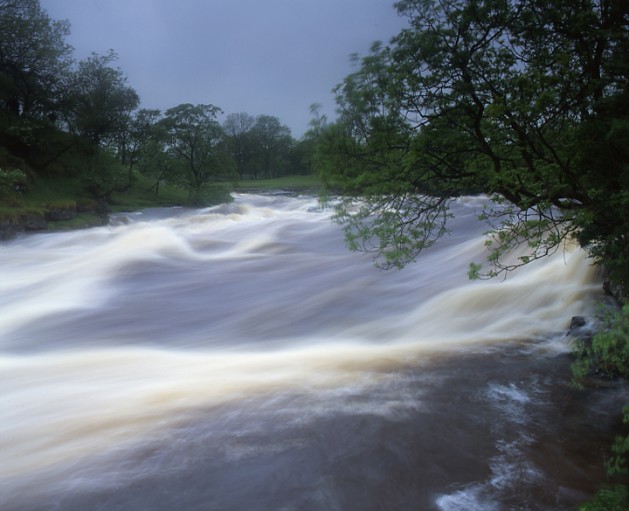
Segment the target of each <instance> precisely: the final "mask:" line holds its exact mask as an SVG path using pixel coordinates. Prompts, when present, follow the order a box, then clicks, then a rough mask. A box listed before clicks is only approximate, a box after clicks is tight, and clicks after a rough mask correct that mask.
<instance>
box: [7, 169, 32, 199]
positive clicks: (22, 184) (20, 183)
mask: <svg viewBox="0 0 629 511" xmlns="http://www.w3.org/2000/svg"><path fill="white" fill-rule="evenodd" d="M26 190H28V176H27V175H26V174H25V173H24V172H23V171H21V170H17V169H11V170H4V169H0V197H6V196H8V195H11V194H14V193H23V192H25V191H26Z"/></svg>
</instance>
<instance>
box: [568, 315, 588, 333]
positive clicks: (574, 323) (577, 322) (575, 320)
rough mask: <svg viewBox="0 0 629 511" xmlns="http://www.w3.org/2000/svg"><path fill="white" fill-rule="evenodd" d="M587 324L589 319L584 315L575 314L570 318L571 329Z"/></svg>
mask: <svg viewBox="0 0 629 511" xmlns="http://www.w3.org/2000/svg"><path fill="white" fill-rule="evenodd" d="M586 324H587V321H586V320H585V318H584V317H583V316H573V317H572V319H571V320H570V330H574V329H575V328H581V327H583V326H585V325H586Z"/></svg>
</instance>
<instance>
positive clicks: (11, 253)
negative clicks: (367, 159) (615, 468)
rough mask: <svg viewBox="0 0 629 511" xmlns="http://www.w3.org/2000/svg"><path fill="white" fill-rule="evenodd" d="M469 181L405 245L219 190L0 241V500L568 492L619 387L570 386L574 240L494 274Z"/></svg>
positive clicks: (573, 493) (343, 506)
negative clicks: (414, 256)
mask: <svg viewBox="0 0 629 511" xmlns="http://www.w3.org/2000/svg"><path fill="white" fill-rule="evenodd" d="M480 202H481V201H480V200H479V199H462V200H460V201H459V202H458V203H457V205H456V208H455V212H456V220H455V222H454V223H453V231H452V233H451V234H450V235H449V236H447V237H446V238H445V239H444V240H443V242H442V243H440V244H438V245H436V246H435V247H433V248H432V249H430V250H429V251H428V252H427V253H425V254H424V255H422V256H421V258H420V259H419V261H418V263H416V264H412V265H410V266H409V267H407V268H406V269H404V270H402V271H398V272H383V271H380V270H378V269H376V268H375V267H374V266H373V264H372V261H371V260H370V259H369V258H368V257H365V256H363V255H361V254H356V253H351V252H349V251H348V250H347V249H346V247H345V245H344V243H343V239H342V235H341V233H340V229H339V227H338V226H337V225H335V224H334V223H332V222H331V221H330V212H329V211H326V210H321V209H319V208H318V206H317V202H316V200H315V199H312V198H307V197H300V198H289V197H282V196H275V197H272V196H265V197H263V196H252V195H241V196H238V197H237V200H236V201H235V202H234V203H232V204H229V205H226V206H220V207H217V208H211V209H205V210H195V211H188V210H183V209H181V210H177V209H174V210H167V211H162V210H156V211H147V212H145V213H143V214H132V215H128V216H127V217H119V218H118V219H117V221H116V222H114V223H112V225H110V226H108V227H103V228H96V229H90V230H85V231H77V232H70V233H54V234H37V235H32V236H24V237H21V238H19V239H16V240H13V241H11V242H6V243H4V244H3V245H1V246H0V401H1V402H0V452H1V453H2V462H1V463H0V509H2V510H4V511H14V510H15V511H17V510H24V511H27V510H28V511H38V510H59V511H67V510H107V511H109V510H134V511H135V510H144V509H146V510H171V509H186V510H270V511H271V510H273V511H275V510H278V511H279V510H293V509H295V510H361V511H362V510H372V509H373V510H376V509H378V510H379V509H383V510H407V509H408V510H411V509H412V510H424V509H427V510H430V509H434V510H462V509H465V510H492V509H496V510H498V509H544V510H563V509H573V508H574V506H575V504H576V503H577V502H579V501H581V500H582V499H583V498H586V497H587V496H588V495H591V494H592V492H593V491H594V489H595V487H596V486H597V484H599V483H600V482H601V481H602V480H603V471H602V461H603V459H604V455H605V447H606V445H607V444H606V442H608V436H609V431H610V428H611V427H612V426H613V421H614V420H615V418H614V417H613V416H610V415H609V412H608V410H616V409H617V408H618V406H617V403H616V401H617V400H618V399H619V393H620V392H621V391H622V389H620V390H615V391H590V392H588V393H586V394H578V393H577V392H575V391H573V390H572V389H571V387H570V386H569V368H568V366H569V360H568V356H567V353H568V351H569V346H568V343H567V342H566V338H565V330H566V328H567V326H568V324H569V322H570V318H571V317H572V316H574V315H579V314H590V313H591V312H592V310H593V308H594V307H595V304H596V302H597V301H599V300H600V299H601V295H600V287H601V285H600V281H599V279H598V276H597V274H596V271H595V270H594V269H593V268H591V267H590V266H589V262H588V261H587V260H586V259H585V257H584V256H583V254H582V253H581V252H580V251H578V250H574V251H566V252H562V253H558V254H556V255H555V256H554V257H552V258H549V259H546V260H544V261H540V262H537V263H535V264H532V265H530V266H529V267H527V268H525V269H524V271H520V272H518V273H516V274H513V275H510V276H509V278H508V279H507V280H506V281H489V282H483V281H481V282H470V281H469V280H468V279H467V268H468V264H469V263H470V262H471V261H480V260H482V259H483V257H484V252H483V251H484V247H483V238H482V232H483V230H484V228H485V226H484V225H483V224H481V223H479V222H478V221H477V220H476V215H477V214H478V208H479V207H480Z"/></svg>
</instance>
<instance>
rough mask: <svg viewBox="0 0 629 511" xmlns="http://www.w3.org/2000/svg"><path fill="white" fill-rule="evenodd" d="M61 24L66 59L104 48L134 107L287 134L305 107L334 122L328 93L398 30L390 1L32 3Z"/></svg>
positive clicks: (301, 125)
mask: <svg viewBox="0 0 629 511" xmlns="http://www.w3.org/2000/svg"><path fill="white" fill-rule="evenodd" d="M40 4H41V6H42V8H43V9H45V10H46V11H47V12H48V14H49V15H50V17H51V18H53V19H56V20H60V19H64V20H68V21H69V22H70V24H71V35H70V36H69V37H68V39H67V42H68V43H69V44H71V45H72V46H73V47H74V49H75V57H76V58H77V59H83V58H86V57H88V56H89V55H90V54H91V53H92V52H96V53H99V54H105V53H107V52H108V51H109V50H110V49H113V50H114V51H115V52H116V53H117V54H118V56H119V59H118V62H117V66H119V67H120V68H121V69H122V70H123V71H124V73H125V74H126V75H127V77H128V80H129V85H131V86H132V87H133V88H134V89H135V90H136V92H137V93H138V94H139V96H140V99H141V102H142V104H141V107H142V108H159V109H161V110H166V109H168V108H170V107H173V106H176V105H178V104H180V103H193V104H198V103H203V104H208V103H209V104H213V105H215V106H218V107H220V108H221V109H222V110H223V111H224V112H225V114H229V113H237V112H246V113H248V114H251V115H254V116H255V115H261V114H265V115H273V116H276V117H278V118H279V120H280V121H281V122H282V124H285V125H287V126H288V127H289V128H290V129H291V132H292V134H293V137H295V138H299V137H301V136H302V135H303V133H304V132H305V131H306V130H307V129H308V121H309V120H310V119H311V118H312V115H311V113H310V105H312V104H313V103H319V104H321V105H322V112H323V113H325V114H326V115H328V117H329V118H330V119H333V118H334V117H335V103H334V95H333V93H332V89H333V88H334V87H335V86H336V85H337V84H339V83H340V82H341V81H342V80H343V78H344V77H345V76H347V75H348V74H350V73H351V72H352V71H353V70H354V69H355V67H354V66H355V64H352V63H351V62H350V55H351V54H353V53H357V54H359V55H366V54H368V53H369V48H370V47H371V45H372V43H373V42H374V41H383V42H388V41H389V40H390V38H391V37H392V36H394V35H395V34H397V33H398V32H399V31H400V30H401V29H402V28H403V27H404V26H405V21H404V19H403V18H401V17H399V16H398V14H397V12H396V11H395V9H394V7H393V0H40Z"/></svg>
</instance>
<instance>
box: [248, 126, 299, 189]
mask: <svg viewBox="0 0 629 511" xmlns="http://www.w3.org/2000/svg"><path fill="white" fill-rule="evenodd" d="M252 134H253V140H254V144H255V145H254V148H255V149H254V152H255V155H256V160H255V163H254V165H255V167H254V171H253V177H254V179H258V178H259V177H263V178H273V177H279V176H281V175H282V174H283V173H284V169H285V168H286V164H287V156H288V152H289V150H290V147H291V144H292V142H293V139H292V137H291V133H290V128H288V126H284V125H283V124H282V123H281V122H280V120H279V119H278V118H277V117H274V116H271V115H259V116H258V117H256V123H255V125H254V126H253V128H252Z"/></svg>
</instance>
